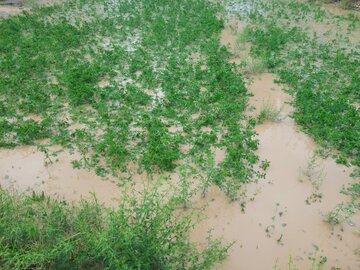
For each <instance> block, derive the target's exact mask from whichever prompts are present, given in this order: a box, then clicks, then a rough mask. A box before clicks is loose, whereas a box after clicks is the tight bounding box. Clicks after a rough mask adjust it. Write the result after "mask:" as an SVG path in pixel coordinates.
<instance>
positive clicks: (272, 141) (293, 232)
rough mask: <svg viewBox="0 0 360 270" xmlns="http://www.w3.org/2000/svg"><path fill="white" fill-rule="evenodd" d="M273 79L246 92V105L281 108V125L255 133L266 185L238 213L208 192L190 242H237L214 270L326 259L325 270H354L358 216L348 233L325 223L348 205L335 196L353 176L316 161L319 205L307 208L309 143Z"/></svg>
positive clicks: (263, 78) (253, 189) (304, 264)
mask: <svg viewBox="0 0 360 270" xmlns="http://www.w3.org/2000/svg"><path fill="white" fill-rule="evenodd" d="M273 78H274V76H273V75H271V74H268V73H265V74H262V75H258V76H256V77H255V78H254V82H253V84H252V85H251V86H250V87H249V90H250V92H251V93H252V94H253V95H254V96H253V97H252V98H251V100H250V104H252V105H254V106H256V107H258V106H259V105H260V106H261V104H262V102H263V101H271V102H272V103H273V104H275V105H276V106H277V108H285V111H283V113H282V119H281V120H280V121H278V122H276V123H270V122H267V123H264V124H262V125H259V126H257V127H256V130H257V132H258V134H259V140H260V148H259V155H260V157H261V158H262V159H267V160H269V161H270V162H271V166H270V168H269V170H268V172H267V176H266V179H264V180H261V181H259V182H258V183H253V184H251V185H250V186H248V191H247V199H248V201H249V202H248V203H247V204H246V207H245V210H244V212H242V211H241V207H240V205H239V204H238V203H232V204H229V202H228V199H227V198H226V196H225V195H224V194H223V193H222V192H221V191H219V190H218V189H217V188H213V189H212V190H211V192H210V198H211V199H213V201H212V202H211V203H210V204H209V208H208V209H207V210H206V215H207V217H208V219H207V220H205V221H204V222H203V223H202V224H200V226H199V227H198V228H197V230H196V232H195V233H194V234H193V237H194V239H195V240H200V241H201V239H205V238H206V235H207V234H206V233H207V231H208V230H210V229H211V228H214V231H213V233H214V235H215V236H222V237H223V238H224V239H225V240H226V241H228V242H231V241H236V243H235V244H234V246H233V248H232V249H231V250H230V253H229V257H228V259H227V260H226V261H225V263H224V264H223V265H222V266H221V267H219V268H218V269H229V270H230V269H273V268H272V267H273V266H275V265H277V266H278V267H279V269H287V265H288V261H289V258H290V257H292V259H293V261H294V262H295V264H296V265H297V267H298V269H310V267H311V264H312V262H311V261H310V260H309V258H311V257H316V256H326V257H327V260H328V262H327V263H326V265H325V267H324V269H331V267H340V268H341V269H359V267H360V259H359V256H358V255H356V254H355V253H354V251H355V250H356V249H358V248H359V247H360V238H359V235H358V233H357V230H358V229H359V226H358V224H360V223H359V222H360V215H359V214H358V215H356V216H354V217H353V218H352V221H353V223H351V224H352V225H349V224H347V223H345V224H343V225H342V226H338V227H332V226H330V225H328V224H327V223H325V222H324V215H325V214H326V213H327V212H328V211H330V210H332V209H333V208H334V207H335V206H336V204H337V203H340V202H343V201H346V200H347V198H346V197H345V196H342V195H341V194H340V190H341V188H342V186H343V185H344V184H346V183H349V182H351V181H352V179H351V178H350V177H349V174H350V172H351V171H350V170H349V169H348V168H346V167H344V166H339V165H338V164H336V163H335V161H334V160H332V159H330V158H329V159H326V160H320V161H319V163H320V164H319V166H320V167H321V169H322V171H323V172H324V179H323V182H322V184H321V187H320V192H321V194H322V197H321V199H319V200H317V201H312V200H311V195H312V194H313V192H314V187H313V186H312V184H311V182H310V181H306V180H303V177H302V175H303V173H304V171H306V169H307V167H308V162H309V160H310V159H311V158H312V155H313V151H314V150H315V143H314V142H313V141H312V140H311V139H310V138H309V137H308V136H307V135H305V134H304V133H302V132H301V131H299V129H298V127H297V126H296V125H295V123H294V121H293V120H292V119H291V118H290V117H288V116H286V110H288V111H289V109H290V108H289V107H287V106H289V105H286V102H288V101H289V99H290V97H289V96H288V95H286V94H285V93H284V92H282V91H281V88H280V87H279V86H278V85H276V84H275V83H274V82H273V81H272V79H273ZM211 199H210V201H211ZM353 224H357V225H355V226H354V225H353Z"/></svg>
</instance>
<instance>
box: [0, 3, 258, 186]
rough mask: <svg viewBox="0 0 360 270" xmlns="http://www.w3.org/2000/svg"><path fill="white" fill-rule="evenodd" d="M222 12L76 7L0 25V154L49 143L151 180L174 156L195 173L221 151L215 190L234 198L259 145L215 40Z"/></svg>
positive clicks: (155, 6) (196, 7)
mask: <svg viewBox="0 0 360 270" xmlns="http://www.w3.org/2000/svg"><path fill="white" fill-rule="evenodd" d="M220 10H221V7H220V6H218V5H217V4H215V3H209V2H208V1H205V0H200V1H198V0H175V1H170V0H156V1H148V0H140V1H133V0H118V1H99V0H90V1H84V0H79V1H69V2H66V3H65V4H63V5H61V6H51V7H43V8H38V9H34V10H33V11H32V12H31V13H25V14H23V15H21V16H16V17H12V18H9V19H7V20H3V21H0V37H1V38H0V75H1V76H0V98H1V100H2V103H1V108H0V109H1V110H0V113H1V114H0V123H1V127H3V128H2V129H1V132H0V146H3V147H14V146H16V145H21V144H34V143H37V142H38V140H39V139H43V138H50V139H51V143H50V144H60V145H62V146H63V147H64V148H70V149H76V150H77V151H79V152H80V153H81V154H82V156H83V158H82V159H81V160H78V161H74V162H73V164H74V165H75V166H76V167H88V168H92V169H95V170H96V172H97V173H98V174H101V175H107V174H114V175H119V173H120V172H126V170H127V167H128V164H129V163H135V164H136V166H137V167H138V168H139V169H140V170H145V171H146V172H148V173H154V172H164V171H173V170H174V169H175V168H176V167H177V161H178V160H190V161H189V162H190V163H193V164H194V165H195V166H197V167H201V166H202V165H203V164H206V163H207V160H208V159H211V156H213V155H214V153H213V149H214V148H213V147H215V148H216V147H223V148H224V149H226V157H225V159H224V161H223V162H222V163H221V164H219V165H218V166H217V167H216V173H213V174H212V182H213V183H217V184H218V185H219V186H221V187H222V188H223V189H224V190H226V191H227V192H230V191H231V192H235V191H236V190H237V189H238V187H239V186H240V185H241V184H242V183H245V182H248V181H250V180H251V179H252V178H253V177H254V176H256V175H257V172H256V171H255V170H254V169H253V165H254V164H255V163H256V162H257V161H258V157H257V156H256V154H255V150H256V149H257V144H258V143H257V141H256V139H255V132H254V130H253V126H254V123H252V122H251V121H250V122H249V121H247V119H246V117H245V116H244V115H243V111H244V110H245V108H246V106H247V100H248V96H247V93H246V88H245V86H244V83H243V81H242V78H241V76H240V75H239V74H237V73H236V66H235V65H234V64H229V63H228V58H229V53H228V51H227V50H226V48H225V47H223V46H221V45H220V43H219V34H220V31H221V29H222V27H223V21H222V20H221V19H219V18H218V17H217V14H218V12H219V11H220ZM204 89H205V90H204ZM29 115H36V116H38V117H40V119H41V120H36V121H35V120H32V121H30V122H29V121H25V120H24V119H27V117H28V116H29ZM172 127H176V129H175V130H176V131H172ZM184 145H185V146H188V149H189V150H188V151H183V150H182V149H184V147H183V146H184ZM214 166H215V165H214ZM234 190H235V191H234Z"/></svg>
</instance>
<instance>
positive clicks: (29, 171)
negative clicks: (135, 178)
mask: <svg viewBox="0 0 360 270" xmlns="http://www.w3.org/2000/svg"><path fill="white" fill-rule="evenodd" d="M56 159H58V161H55V160H54V162H53V163H52V164H47V163H46V162H45V155H44V154H43V153H42V152H39V151H38V150H37V149H36V147H34V146H22V147H17V148H15V149H13V150H8V149H0V164H1V166H0V185H1V186H2V187H5V188H9V189H16V190H21V191H29V190H36V191H44V192H45V193H46V194H47V195H52V196H54V197H57V198H60V199H66V200H69V201H78V200H80V199H81V198H89V197H91V196H92V195H91V193H94V192H95V193H96V197H97V198H98V200H99V201H100V202H102V203H104V204H105V205H107V206H116V205H117V200H118V199H119V197H120V194H121V192H120V189H119V188H118V187H117V185H116V184H115V183H113V182H112V181H111V180H113V179H110V180H106V181H105V180H102V178H101V177H99V176H97V175H96V174H95V173H94V172H93V171H88V170H85V169H79V170H75V169H73V167H72V164H71V161H72V160H77V159H79V155H76V154H73V155H71V154H70V153H68V152H67V151H64V152H61V153H59V154H58V157H57V158H56Z"/></svg>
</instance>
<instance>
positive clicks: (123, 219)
mask: <svg viewBox="0 0 360 270" xmlns="http://www.w3.org/2000/svg"><path fill="white" fill-rule="evenodd" d="M166 198H167V199H164V196H163V195H162V193H161V192H160V190H159V188H154V189H152V190H147V191H146V192H145V193H144V194H143V196H141V198H135V197H134V196H124V197H123V198H122V199H121V202H120V205H119V208H118V210H114V209H107V208H104V207H103V206H102V205H100V204H99V203H98V202H97V201H96V200H91V201H82V202H81V203H80V204H79V205H71V204H69V203H67V202H65V201H63V202H59V201H54V200H53V199H50V198H47V197H45V196H44V194H41V195H37V194H33V195H32V196H29V195H23V194H10V193H9V192H5V191H3V190H0V209H1V214H0V235H1V237H0V268H1V269H129V270H130V269H174V270H175V269H176V270H178V269H194V270H195V269H196V270H197V269H204V270H205V269H210V268H211V267H212V266H213V265H214V264H216V263H218V262H219V261H221V260H223V259H224V258H225V256H226V253H227V249H228V248H229V246H224V245H222V243H221V242H220V241H219V240H215V239H212V238H211V237H209V238H208V241H207V244H206V245H204V246H202V247H201V248H200V246H198V245H195V244H193V243H191V242H189V240H188V233H189V231H190V230H191V229H192V228H193V226H194V225H195V223H196V219H195V215H194V214H195V213H193V212H189V213H188V214H185V215H184V214H181V213H179V212H178V211H176V209H177V207H178V206H179V205H180V204H181V198H180V196H175V195H174V192H173V193H171V192H168V193H167V196H166ZM180 215H181V216H180ZM196 215H198V213H197V214H196Z"/></svg>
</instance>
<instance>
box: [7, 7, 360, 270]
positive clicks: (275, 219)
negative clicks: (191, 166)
mask: <svg viewBox="0 0 360 270" xmlns="http://www.w3.org/2000/svg"><path fill="white" fill-rule="evenodd" d="M2 8H3V7H2V6H0V16H1V12H2ZM6 8H9V9H11V8H12V7H10V6H7V7H6ZM14 8H18V7H14ZM18 9H19V8H18ZM19 10H20V9H19ZM243 28H244V25H243V24H241V23H239V22H237V21H231V22H229V23H228V24H227V26H226V27H225V28H224V30H223V33H222V35H221V42H222V43H223V44H224V45H227V46H229V49H230V52H231V53H232V54H233V56H234V57H233V59H232V61H233V62H235V63H240V61H241V60H242V59H244V57H246V55H247V52H248V48H246V49H244V50H243V51H239V50H238V48H237V45H236V40H237V34H238V33H239V32H240V31H241V30H242V29H243ZM314 29H315V28H314ZM274 80H276V77H275V76H274V75H273V74H270V73H261V74H255V75H252V76H251V78H250V79H249V80H248V83H247V84H248V90H249V92H250V93H251V94H252V95H253V96H252V97H251V98H250V104H249V111H248V112H247V114H248V115H249V116H252V117H257V116H258V115H259V113H260V111H261V109H262V108H263V107H264V106H265V105H269V106H271V107H272V108H274V109H275V110H278V111H279V112H280V113H279V115H280V117H279V119H278V120H277V121H275V122H269V121H266V122H265V123H263V124H261V125H258V126H257V127H256V131H257V133H258V139H259V141H260V147H259V150H258V154H259V156H260V158H261V159H262V160H268V161H269V162H270V167H269V169H268V171H267V176H266V178H265V179H263V180H261V181H259V182H257V183H252V184H249V185H248V186H247V192H246V200H244V201H246V205H244V204H242V203H240V202H233V203H231V202H229V199H228V197H226V195H225V194H224V193H223V192H222V191H220V190H219V189H218V188H217V187H214V186H213V187H211V188H210V191H209V194H208V195H207V197H206V198H205V199H197V200H196V201H194V206H197V205H199V206H202V205H204V204H206V203H209V207H208V208H207V209H206V212H205V215H206V216H207V218H208V219H206V220H204V221H203V222H202V223H201V224H199V226H198V227H197V228H196V229H195V230H194V232H193V233H192V235H191V239H192V240H193V241H199V242H202V241H204V239H205V238H206V237H207V233H208V231H209V230H213V231H212V232H213V235H214V236H216V237H223V239H224V241H225V242H227V243H230V242H233V241H235V242H234V245H233V247H232V248H231V249H230V252H229V257H228V258H227V259H226V261H225V262H224V263H223V264H222V265H221V266H219V267H218V269H224V270H233V269H273V267H274V266H275V265H276V266H277V267H279V269H287V266H288V262H289V259H290V258H292V259H293V261H294V263H295V264H296V265H297V267H298V268H299V269H309V268H310V267H311V265H312V258H320V257H321V256H324V257H326V258H327V263H326V264H325V267H324V269H340V268H341V269H360V257H359V255H358V254H356V250H359V249H360V238H359V229H360V227H359V224H360V215H359V214H357V215H355V216H353V217H352V219H351V221H352V222H351V223H344V224H342V225H341V226H340V225H339V226H336V227H333V226H330V225H328V224H327V223H325V222H324V215H325V214H326V213H327V212H328V211H330V210H331V209H333V208H334V207H335V206H336V205H337V204H338V203H341V202H344V201H347V200H348V198H347V197H345V196H343V195H342V194H341V193H340V190H341V188H342V187H343V185H345V184H347V183H350V182H352V181H353V180H352V179H351V178H350V176H349V175H350V172H351V170H350V169H349V168H346V167H345V166H341V165H338V164H336V163H335V161H334V160H333V159H331V158H328V159H324V160H323V159H321V158H316V164H317V168H316V171H317V172H318V171H321V172H322V173H321V174H320V173H319V174H316V173H315V174H309V170H310V169H311V168H309V164H310V163H309V162H311V160H312V159H313V155H314V151H315V149H316V145H315V143H314V142H313V140H312V139H311V138H310V137H309V136H307V135H306V134H304V133H302V132H301V130H300V129H299V127H297V126H296V124H295V123H294V121H293V120H292V119H291V118H290V116H289V114H290V113H291V111H292V107H291V105H290V102H291V96H290V95H288V94H287V93H285V92H284V91H282V89H281V86H279V85H277V84H276V83H275V82H274ZM215 152H216V161H215V162H216V163H219V162H220V161H221V160H222V159H223V158H224V156H225V150H224V149H217V150H216V151H215ZM78 158H79V156H78V155H76V154H75V155H71V154H70V153H68V152H67V151H64V152H61V153H59V155H58V157H57V159H58V160H57V161H56V162H54V163H50V164H48V163H47V162H46V161H45V155H44V154H43V153H42V152H40V151H38V150H37V148H36V147H34V146H24V147H17V148H15V149H13V150H8V149H1V150H0V164H1V166H0V184H1V186H3V187H6V188H9V189H12V188H13V189H16V190H24V191H27V190H37V191H44V192H46V193H47V194H49V195H52V196H56V197H58V198H64V199H66V200H70V201H77V200H79V199H80V198H82V197H89V196H91V193H96V196H97V198H98V200H99V201H100V202H102V203H104V204H105V205H107V206H116V204H117V200H118V199H119V197H120V196H121V189H120V188H119V187H118V185H116V182H115V179H108V180H106V181H104V180H103V179H102V178H101V177H99V176H97V175H96V174H95V173H94V172H93V171H87V170H85V169H80V170H75V169H73V167H72V164H71V160H75V159H78ZM308 175H312V176H314V175H315V177H317V178H316V179H313V178H311V177H309V176H308ZM141 177H144V176H141V175H139V176H138V177H137V178H139V179H137V180H138V183H140V182H142V181H144V179H140V178H141ZM173 178H176V175H173ZM139 185H140V184H139ZM333 267H334V268H333Z"/></svg>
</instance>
